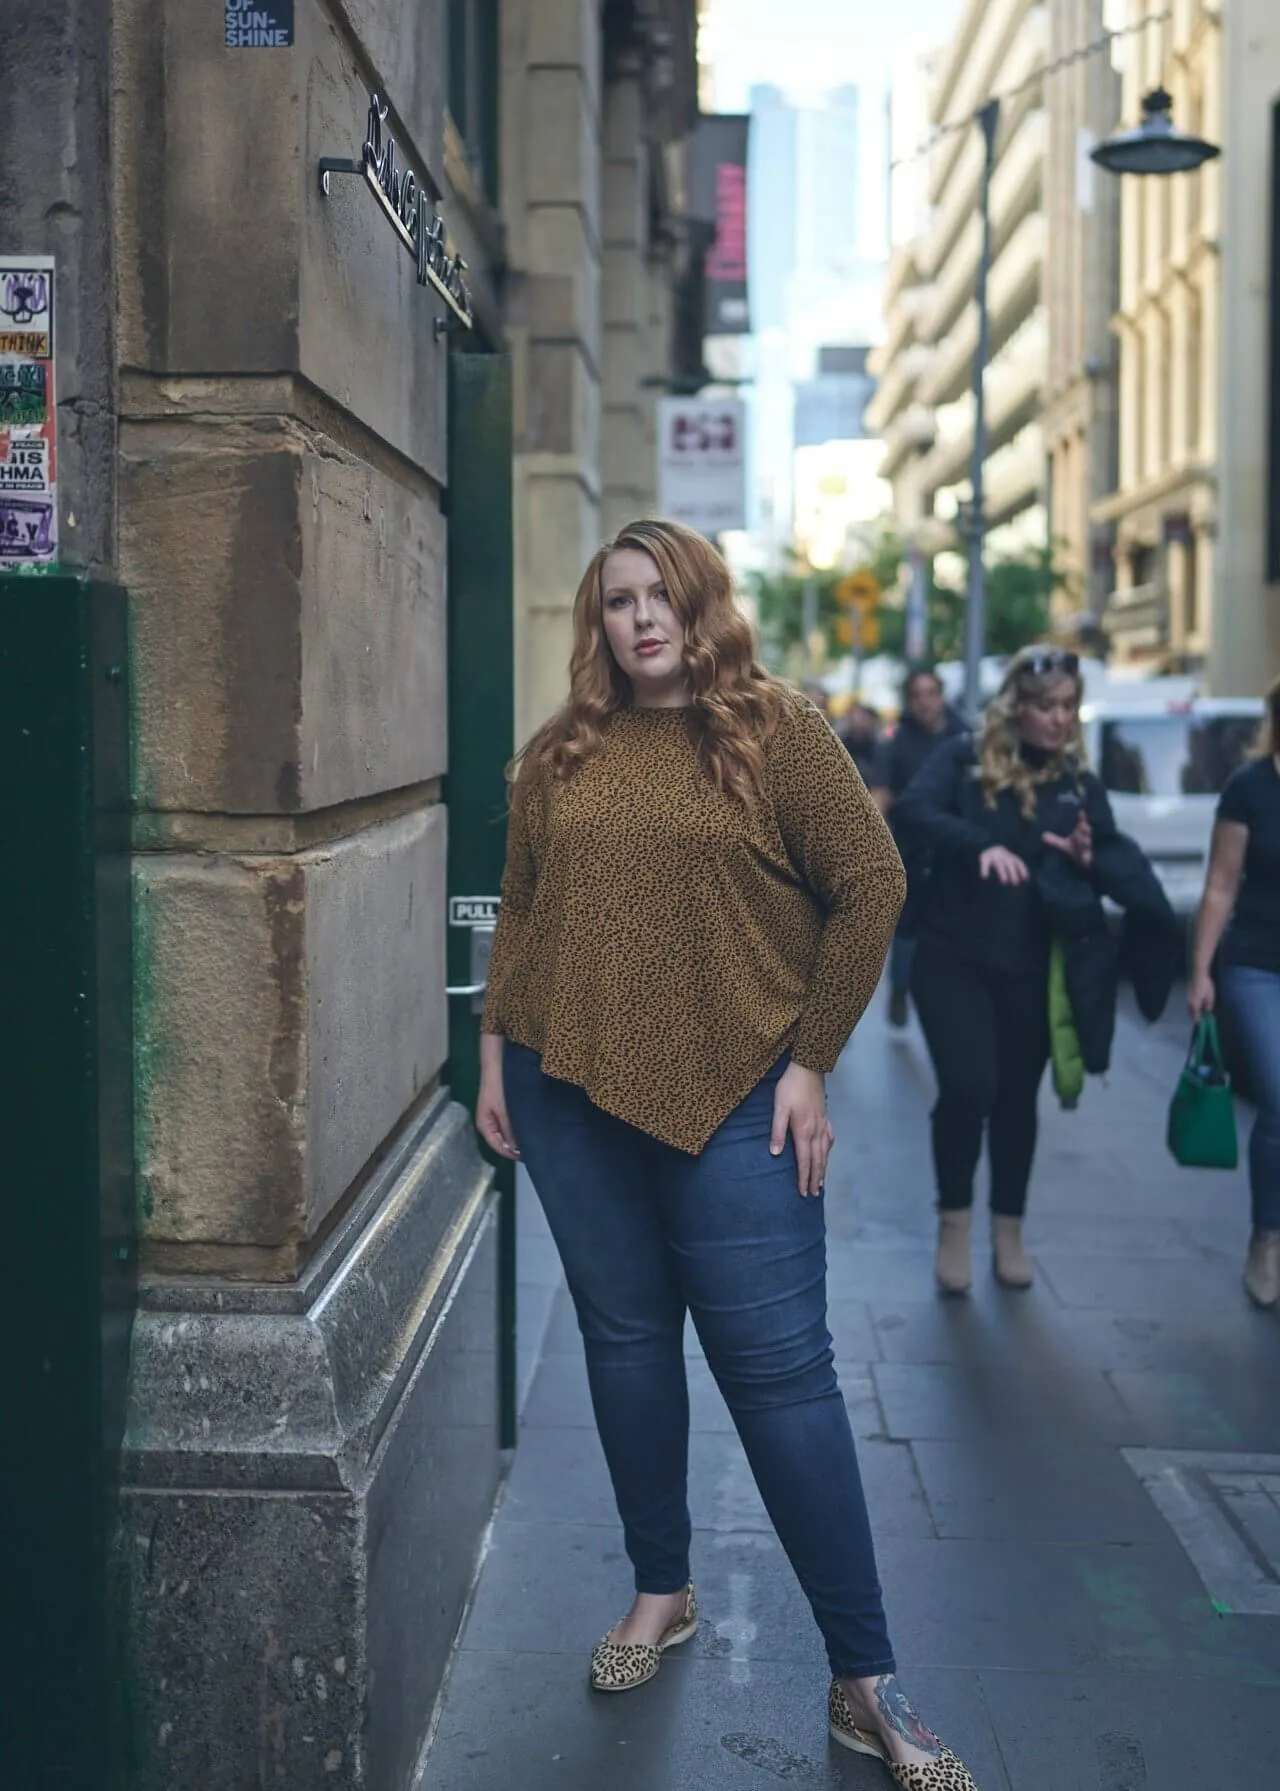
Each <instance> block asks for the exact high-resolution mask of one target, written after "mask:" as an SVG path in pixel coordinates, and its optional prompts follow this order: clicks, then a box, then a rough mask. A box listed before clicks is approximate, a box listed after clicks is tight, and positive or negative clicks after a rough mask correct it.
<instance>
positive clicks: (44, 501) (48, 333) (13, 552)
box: [0, 255, 58, 572]
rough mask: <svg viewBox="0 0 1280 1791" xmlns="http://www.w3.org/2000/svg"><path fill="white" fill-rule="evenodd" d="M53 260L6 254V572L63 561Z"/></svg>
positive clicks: (2, 275)
mask: <svg viewBox="0 0 1280 1791" xmlns="http://www.w3.org/2000/svg"><path fill="white" fill-rule="evenodd" d="M53 306H54V263H53V259H52V257H51V256H48V255H29V256H16V255H3V256H0V570H3V571H10V572H13V571H17V572H40V571H45V570H48V569H49V568H51V567H54V566H55V565H56V563H57V558H58V414H57V408H56V398H55V381H54V345H55V339H54V323H53V316H54V312H53Z"/></svg>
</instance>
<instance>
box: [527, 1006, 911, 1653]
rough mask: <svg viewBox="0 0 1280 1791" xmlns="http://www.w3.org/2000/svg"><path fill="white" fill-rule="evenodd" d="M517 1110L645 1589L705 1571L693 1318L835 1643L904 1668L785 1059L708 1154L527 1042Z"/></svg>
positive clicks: (781, 1530) (770, 1507)
mask: <svg viewBox="0 0 1280 1791" xmlns="http://www.w3.org/2000/svg"><path fill="white" fill-rule="evenodd" d="M504 1066H505V1084H506V1097H507V1109H508V1112H509V1114H510V1118H511V1125H512V1130H513V1131H514V1133H515V1137H516V1142H517V1143H518V1145H519V1147H520V1152H521V1155H522V1157H523V1158H524V1161H525V1164H526V1165H527V1167H528V1170H529V1174H530V1176H531V1177H532V1179H533V1184H534V1187H535V1188H536V1190H537V1193H538V1197H539V1199H540V1200H541V1202H542V1206H543V1208H544V1210H545V1212H546V1215H547V1221H548V1223H549V1225H550V1227H551V1231H552V1234H553V1236H554V1237H555V1241H556V1245H557V1248H558V1249H559V1252H560V1257H561V1260H562V1262H563V1263H564V1269H565V1277H566V1279H567V1281H568V1284H569V1292H570V1294H571V1295H572V1298H573V1303H574V1306H575V1308H576V1310H577V1315H578V1324H579V1327H580V1329H581V1331H582V1338H583V1343H584V1346H585V1350H586V1360H587V1376H588V1380H589V1382H590V1387H591V1401H592V1405H593V1407H594V1409H595V1417H596V1424H597V1426H598V1427H599V1431H600V1441H601V1443H602V1445H603V1447H604V1454H605V1459H606V1461H607V1463H608V1466H609V1473H610V1476H611V1478H612V1480H613V1490H614V1496H615V1498H616V1499H617V1502H618V1513H619V1516H620V1517H621V1519H622V1526H623V1531H624V1535H625V1540H626V1549H627V1554H628V1555H629V1557H630V1559H631V1562H632V1565H633V1567H634V1569H635V1584H636V1590H637V1591H638V1592H655V1593H671V1592H677V1591H681V1590H683V1588H684V1586H685V1585H686V1584H687V1582H688V1580H689V1577H690V1576H689V1545H690V1539H691V1525H690V1519H689V1504H688V1457H689V1392H688V1385H687V1382H686V1378H685V1363H684V1322H685V1315H686V1313H689V1314H691V1315H692V1318H693V1322H694V1325H695V1327H696V1329H697V1333H698V1337H699V1340H700V1341H701V1344H702V1348H703V1350H704V1352H705V1354H706V1358H707V1361H708V1363H709V1365H710V1367H711V1371H712V1373H713V1375H714V1376H715V1379H716V1382H717V1384H718V1385H719V1388H720V1391H721V1393H722V1394H723V1395H724V1398H725V1402H726V1404H727V1405H728V1408H729V1411H730V1413H731V1414H732V1417H733V1421H734V1424H735V1426H736V1428H737V1431H738V1435H739V1436H740V1437H741V1439H742V1445H743V1448H744V1450H745V1452H746V1456H747V1460H748V1462H749V1463H750V1466H751V1471H752V1473H753V1474H754V1476H755V1481H756V1485H757V1486H758V1487H759V1489H760V1494H761V1497H762V1499H763V1500H764V1504H765V1509H766V1510H767V1511H768V1513H769V1517H770V1520H771V1521H772V1523H773V1526H774V1528H775V1529H776V1531H777V1533H778V1538H779V1540H780V1541H781V1543H782V1546H783V1548H784V1549H785V1550H786V1553H787V1557H788V1559H789V1560H790V1562H791V1565H792V1567H793V1568H794V1569H795V1573H796V1577H797V1578H798V1579H799V1581H800V1584H801V1586H802V1587H803V1589H804V1591H805V1594H806V1595H807V1597H808V1599H809V1603H810V1605H811V1606H812V1608H813V1614H814V1616H815V1618H816V1619H817V1622H818V1627H819V1629H820V1630H821V1632H822V1636H823V1640H824V1641H825V1642H826V1645H827V1654H828V1657H829V1659H830V1662H831V1670H832V1672H833V1673H835V1674H839V1675H843V1676H847V1677H855V1676H856V1677H868V1676H871V1675H874V1674H880V1673H891V1672H893V1671H894V1664H893V1651H892V1649H891V1648H890V1645H889V1637H888V1633H887V1631H886V1628H885V1619H884V1607H883V1604H882V1602H881V1596H880V1585H879V1581H878V1578H877V1574H876V1563H875V1550H874V1547H873V1545H872V1541H871V1527H870V1524H869V1522H868V1519H867V1507H866V1501H865V1499H864V1497H863V1491H862V1479H861V1476H860V1474H859V1472H858V1459H857V1455H856V1452H855V1450H854V1443H853V1432H852V1430H851V1428H850V1425H849V1414H848V1412H847V1410H846V1409H845V1404H844V1400H843V1398H842V1396H841V1393H840V1388H839V1385H838V1383H837V1381H836V1374H835V1368H834V1366H833V1361H832V1351H831V1335H830V1333H829V1331H828V1329H827V1309H826V1266H827V1264H826V1219H825V1212H824V1201H823V1200H822V1199H821V1198H816V1197H811V1198H807V1199H806V1198H802V1197H801V1195H800V1193H799V1190H798V1184H797V1168H796V1159H795V1152H794V1149H793V1148H792V1145H791V1142H790V1140H788V1142H787V1146H786V1148H785V1150H784V1151H783V1152H782V1154H781V1155H780V1156H777V1157H774V1156H771V1155H770V1152H769V1136H770V1131H771V1128H772V1123H773V1101H774V1091H775V1089H776V1087H777V1083H778V1079H779V1077H780V1076H781V1074H782V1072H783V1069H784V1068H785V1067H786V1064H785V1059H784V1060H783V1062H781V1063H779V1064H777V1065H776V1066H775V1067H774V1069H773V1070H771V1071H770V1072H769V1074H768V1075H767V1076H765V1078H764V1079H763V1081H761V1082H760V1083H759V1084H758V1085H757V1086H756V1088H754V1089H753V1090H752V1092H751V1093H750V1094H749V1095H748V1096H747V1098H746V1100H745V1101H743V1102H742V1104H741V1105H740V1106H739V1107H737V1108H735V1109H734V1111H733V1112H732V1113H731V1114H730V1115H729V1117H728V1118H727V1119H726V1120H725V1121H724V1123H723V1124H722V1125H721V1126H720V1127H719V1129H718V1130H717V1131H716V1132H715V1133H714V1134H713V1136H712V1138H711V1140H710V1142H709V1143H708V1144H707V1146H706V1148H705V1149H704V1150H703V1151H702V1153H701V1155H699V1156H696V1157H695V1156H690V1155H688V1154H687V1153H686V1152H684V1151H681V1150H677V1149H676V1148H675V1147H674V1146H672V1145H668V1144H663V1143H661V1142H660V1141H659V1140H658V1139H656V1138H652V1137H650V1136H649V1135H648V1134H647V1133H644V1132H640V1131H638V1130H636V1128H635V1127H634V1126H630V1125H627V1124H626V1123H625V1122H624V1121H622V1120H620V1119H616V1118H614V1117H613V1116H612V1115H611V1114H608V1113H605V1112H603V1111H602V1110H601V1109H600V1108H599V1107H597V1106H595V1105H594V1103H593V1102H592V1101H591V1100H589V1099H588V1097H587V1095H586V1094H584V1093H583V1091H582V1090H581V1089H580V1088H578V1087H576V1086H574V1085H573V1084H572V1083H568V1082H561V1081H558V1080H556V1079H555V1078H553V1077H551V1076H547V1075H544V1074H543V1071H542V1065H541V1060H540V1058H539V1057H538V1056H537V1055H536V1053H534V1052H532V1051H529V1050H526V1049H525V1048H524V1047H523V1046H520V1045H513V1044H511V1043H510V1042H508V1044H507V1046H506V1050H505V1054H504Z"/></svg>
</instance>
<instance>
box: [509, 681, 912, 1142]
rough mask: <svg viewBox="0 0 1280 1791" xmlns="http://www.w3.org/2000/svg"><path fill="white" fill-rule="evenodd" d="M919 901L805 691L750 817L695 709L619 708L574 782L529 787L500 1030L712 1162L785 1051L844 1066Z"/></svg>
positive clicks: (821, 1065) (527, 774) (516, 808)
mask: <svg viewBox="0 0 1280 1791" xmlns="http://www.w3.org/2000/svg"><path fill="white" fill-rule="evenodd" d="M905 889H906V883H905V879H904V876H903V871H902V863H901V860H900V859H899V857H898V853H897V850H896V848H895V846H894V844H893V840H892V837H891V835H890V833H889V829H888V827H887V826H886V825H885V823H884V821H883V819H882V818H881V816H880V813H879V811H878V810H877V808H876V806H875V804H874V803H873V802H872V800H871V798H870V797H869V796H868V794H867V791H866V787H865V786H864V784H863V782H862V779H861V778H860V777H859V775H858V773H857V771H856V770H855V768H854V764H853V761H852V759H851V758H850V757H849V754H848V753H847V752H846V751H845V749H844V747H843V746H842V745H841V744H840V742H839V741H838V740H837V739H836V737H835V735H834V734H833V733H832V731H831V729H830V727H829V726H828V724H827V722H826V720H825V719H824V717H823V716H822V715H821V714H820V713H819V712H818V710H817V709H816V708H815V707H814V706H813V704H812V703H810V702H809V701H808V699H807V698H805V697H803V696H801V695H800V694H799V693H798V692H791V691H790V690H789V691H788V692H787V697H786V704H785V708H784V713H783V717H782V720H781V722H780V723H779V726H778V729H777V732H776V733H775V735H774V737H773V739H772V741H771V742H770V745H769V749H768V758H767V768H766V799H765V800H764V801H763V802H757V803H756V804H754V805H753V806H752V807H751V808H747V807H745V806H744V805H743V804H742V803H740V802H737V801H735V800H734V799H733V798H731V797H728V796H722V795H721V794H719V793H718V792H717V790H716V789H715V788H714V786H713V785H712V784H711V783H710V781H709V780H708V778H707V777H706V775H705V773H703V772H702V770H701V769H700V767H699V765H698V762H697V759H696V757H695V749H694V744H693V740H692V737H691V735H690V732H689V728H688V725H687V722H686V719H685V712H684V711H683V710H681V709H635V708H633V709H625V710H622V711H620V712H619V713H618V714H616V715H615V716H613V717H612V718H611V720H610V721H609V723H608V724H607V726H606V730H605V736H604V742H603V745H602V747H601V750H600V751H599V752H598V753H597V754H596V756H595V757H594V758H592V759H590V760H588V761H587V763H586V764H584V765H582V766H581V767H580V768H579V769H578V770H576V771H575V772H574V773H573V774H572V775H571V776H570V777H569V778H568V779H566V780H564V781H557V780H555V779H553V778H552V777H550V776H549V775H548V774H547V773H545V772H541V771H539V770H536V769H532V768H530V767H529V766H528V765H527V764H526V765H525V766H524V767H523V768H522V769H521V772H520V775H519V777H518V778H517V779H516V784H515V788H514V791H513V793H512V803H511V816H510V823H509V832H508V840H507V867H506V872H505V874H504V876H503V880H502V905H501V907H500V909H499V914H498V927H497V932H496V934H495V936H494V942H493V955H492V959H491V962H490V968H489V992H488V997H487V1000H486V1004H485V1013H484V1021H483V1026H484V1030H485V1031H486V1032H493V1033H501V1034H503V1035H504V1036H505V1037H506V1038H508V1039H511V1040H513V1041H514V1042H515V1043H517V1044H521V1045H526V1046H528V1047H529V1048H530V1049H531V1050H534V1051H538V1052H541V1054H542V1067H543V1069H544V1071H545V1072H546V1073H547V1074H548V1075H551V1076H556V1077H558V1078H560V1079H562V1080H564V1081H566V1082H573V1083H576V1084H577V1085H578V1086H579V1087H580V1088H582V1089H584V1090H585V1092H586V1093H587V1095H588V1096H589V1097H590V1098H591V1100H592V1101H593V1102H595V1104H596V1105H597V1106H598V1107H602V1108H603V1109H604V1110H605V1111H606V1112H608V1113H612V1114H616V1115H617V1117H618V1118H620V1119H623V1120H626V1121H627V1122H628V1123H629V1124H631V1125H633V1126H637V1127H638V1128H639V1129H640V1130H641V1131H643V1132H647V1133H649V1134H650V1135H651V1136H652V1137H655V1138H659V1139H662V1140H663V1141H664V1142H666V1143H667V1144H672V1145H675V1146H676V1147H677V1148H678V1149H680V1150H684V1151H689V1152H691V1153H692V1154H694V1155H696V1154H697V1153H698V1152H699V1151H701V1150H702V1148H703V1146H704V1145H705V1144H706V1142H707V1140H708V1139H709V1138H710V1136H711V1134H712V1133H713V1132H714V1131H715V1130H716V1128H717V1126H719V1125H720V1123H721V1121H722V1120H724V1119H726V1118H727V1117H728V1115H729V1114H730V1113H731V1112H732V1111H733V1109H734V1108H735V1107H736V1106H737V1105H738V1103H739V1102H740V1101H742V1100H744V1099H745V1098H746V1096H747V1095H748V1094H749V1093H750V1092H751V1090H752V1089H753V1088H754V1087H755V1085H756V1083H757V1082H758V1081H759V1080H760V1078H761V1077H762V1076H763V1075H764V1074H765V1072H766V1071H767V1070H768V1069H770V1068H771V1067H772V1065H773V1064H774V1063H776V1062H777V1060H778V1058H779V1057H780V1056H781V1055H782V1053H783V1052H784V1051H785V1050H788V1049H789V1050H790V1051H791V1053H792V1056H793V1058H794V1060H795V1062H797V1063H800V1064H804V1065H805V1066H807V1067H808V1068H809V1069H813V1070H818V1071H821V1072H826V1071H828V1070H831V1069H834V1067H835V1064H836V1060H837V1058H838V1057H839V1055H840V1053H841V1051H842V1050H843V1049H844V1046H845V1043H846V1041H847V1040H848V1037H849V1034H850V1033H851V1032H852V1031H853V1028H854V1026H855V1025H856V1024H857V1022H858V1020H859V1019H860V1017H861V1015H862V1012H863V1009H864V1008H865V1007H866V1005H867V1003H868V1001H870V999H871V996H872V993H873V992H874V990H875V986H876V983H877V982H878V981H879V978H880V973H881V970H882V969H883V967H884V959H885V954H886V952H887V951H888V948H889V941H890V939H891V937H892V935H893V929H894V927H895V925H896V924H897V919H898V914H899V912H900V910H901V908H902V902H903V897H904V893H905Z"/></svg>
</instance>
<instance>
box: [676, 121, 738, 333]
mask: <svg viewBox="0 0 1280 1791" xmlns="http://www.w3.org/2000/svg"><path fill="white" fill-rule="evenodd" d="M750 125H751V120H750V118H749V116H747V115H746V114H745V113H729V112H717V113H713V114H709V115H707V116H704V117H702V118H700V119H699V120H698V128H697V130H696V131H695V132H694V134H693V136H692V138H691V139H690V143H689V209H690V212H691V213H692V215H693V216H694V217H695V218H697V219H698V220H700V221H701V222H702V223H704V224H706V225H708V226H709V227H710V228H711V230H712V231H713V232H714V234H713V236H712V239H711V242H710V245H709V247H708V248H707V250H706V252H705V259H704V263H703V274H704V292H705V314H704V318H703V330H704V333H705V334H706V335H708V336H742V335H745V334H746V333H747V332H748V331H749V330H750V328H751V316H750V307H749V305H748V301H747V148H748V140H749V136H750Z"/></svg>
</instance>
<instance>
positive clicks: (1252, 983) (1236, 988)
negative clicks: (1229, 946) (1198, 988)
mask: <svg viewBox="0 0 1280 1791" xmlns="http://www.w3.org/2000/svg"><path fill="white" fill-rule="evenodd" d="M1220 980H1221V983H1222V998H1223V1000H1224V1001H1225V1002H1226V1003H1227V1005H1228V1006H1229V1007H1230V1009H1231V1017H1232V1019H1233V1020H1234V1022H1235V1027H1236V1031H1237V1033H1238V1034H1239V1038H1240V1048H1241V1050H1242V1051H1243V1053H1244V1056H1245V1058H1246V1060H1247V1062H1248V1065H1249V1079H1250V1081H1251V1082H1252V1084H1253V1094H1254V1099H1255V1101H1256V1103H1257V1118H1256V1119H1255V1120H1254V1122H1253V1132H1252V1134H1251V1136H1250V1139H1249V1188H1250V1192H1251V1194H1252V1197H1253V1224H1254V1229H1255V1230H1257V1231H1280V971H1277V970H1255V969H1254V968H1253V967H1252V965H1249V964H1228V965H1226V966H1225V967H1224V968H1223V971H1222V975H1221V979H1220Z"/></svg>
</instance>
